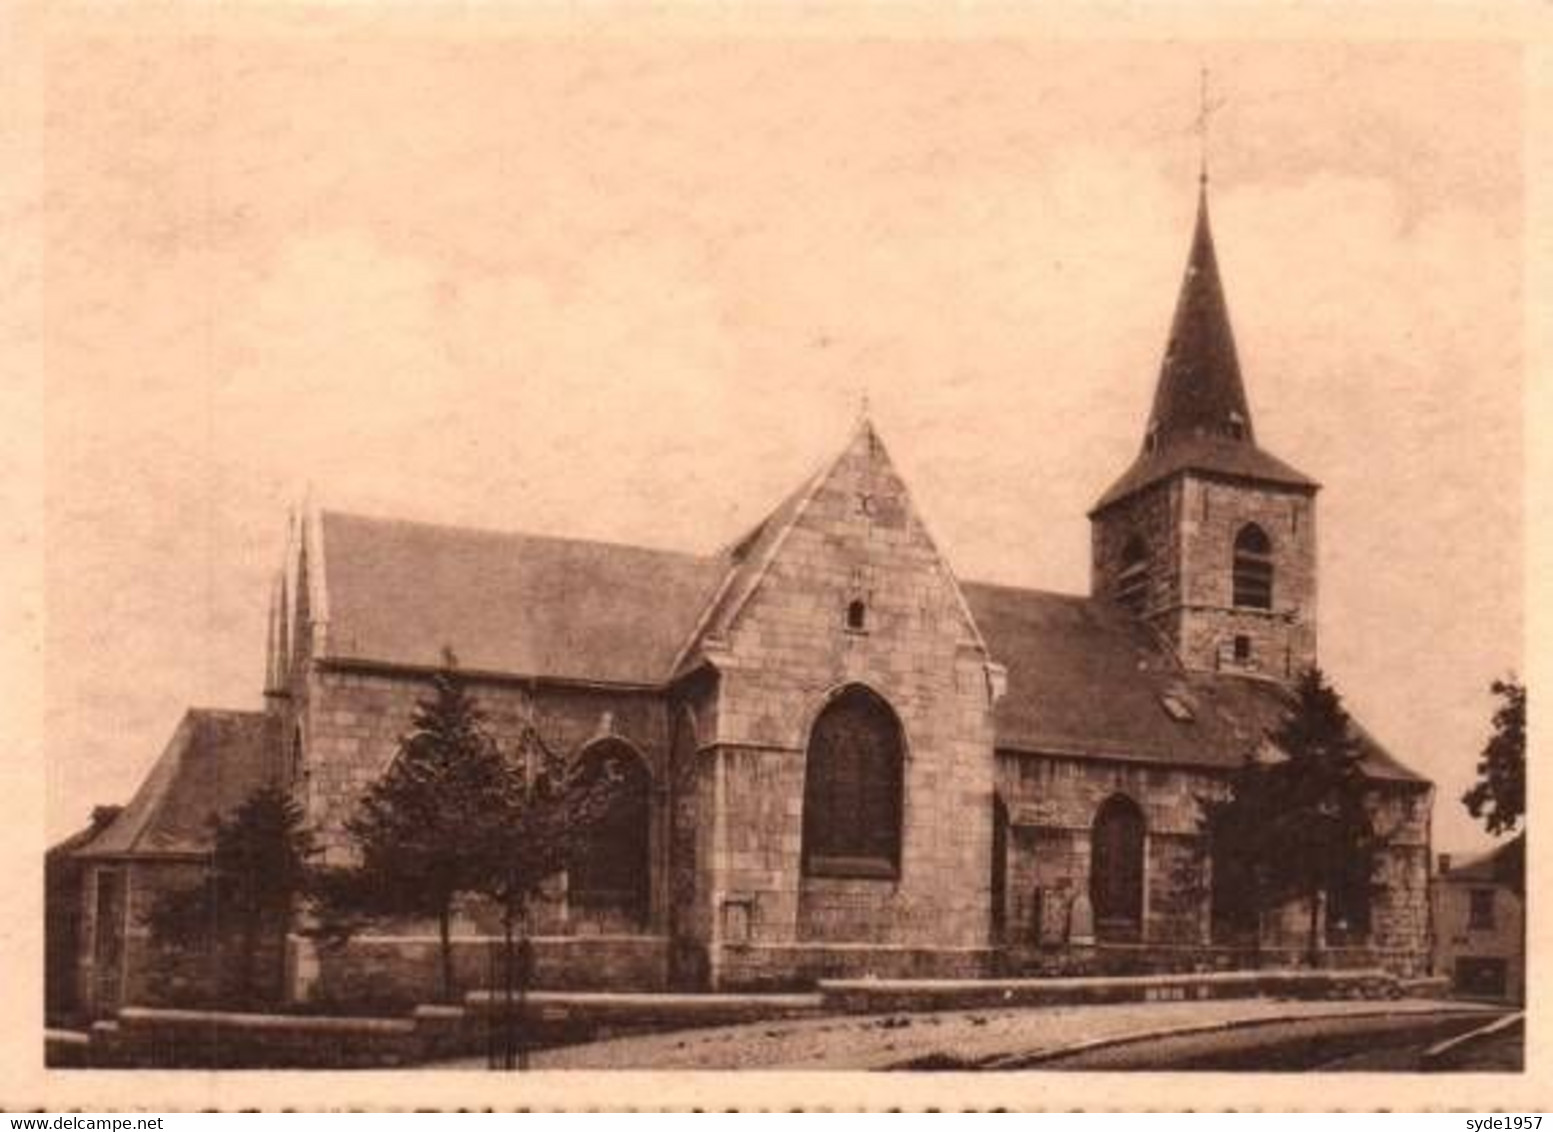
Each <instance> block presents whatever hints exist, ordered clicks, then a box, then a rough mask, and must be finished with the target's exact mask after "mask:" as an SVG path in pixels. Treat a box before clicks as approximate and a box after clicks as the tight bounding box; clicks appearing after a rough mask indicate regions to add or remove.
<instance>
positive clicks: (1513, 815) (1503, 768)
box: [1461, 676, 1526, 834]
mask: <svg viewBox="0 0 1553 1132" xmlns="http://www.w3.org/2000/svg"><path fill="white" fill-rule="evenodd" d="M1491 688H1492V690H1493V693H1494V695H1496V696H1498V697H1499V699H1500V703H1499V706H1498V707H1497V708H1496V709H1495V710H1494V719H1493V734H1492V735H1490V736H1489V738H1488V742H1487V743H1486V744H1485V745H1484V747H1483V753H1482V755H1481V756H1479V758H1478V765H1477V775H1478V780H1477V782H1476V783H1475V784H1474V785H1473V787H1472V789H1470V790H1468V791H1467V792H1466V793H1465V794H1463V795H1462V796H1461V800H1462V803H1463V804H1464V805H1465V806H1466V807H1467V812H1468V813H1470V814H1471V815H1472V816H1473V817H1475V818H1482V819H1483V825H1484V826H1485V827H1487V829H1488V832H1489V833H1492V834H1501V833H1513V832H1515V830H1516V828H1517V827H1518V826H1519V825H1520V824H1521V819H1522V818H1524V817H1525V816H1526V686H1525V685H1524V684H1522V683H1520V682H1519V681H1518V680H1516V679H1515V678H1514V677H1513V676H1512V677H1511V678H1509V679H1507V680H1495V681H1494V682H1493V684H1492V685H1491Z"/></svg>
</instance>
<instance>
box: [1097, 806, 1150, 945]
mask: <svg viewBox="0 0 1553 1132" xmlns="http://www.w3.org/2000/svg"><path fill="white" fill-rule="evenodd" d="M1144 836H1145V829H1144V822H1143V811H1142V810H1140V809H1139V808H1138V804H1137V803H1136V802H1134V801H1133V800H1132V799H1131V798H1128V797H1127V796H1126V795H1123V794H1113V795H1111V797H1109V798H1107V799H1106V800H1105V802H1104V803H1103V804H1102V805H1101V806H1100V809H1099V810H1098V811H1096V813H1095V824H1094V826H1093V828H1092V830H1091V832H1090V866H1089V901H1090V905H1091V906H1092V907H1093V908H1094V913H1095V935H1096V936H1097V937H1098V938H1099V939H1100V940H1102V941H1110V942H1116V943H1135V942H1138V941H1139V940H1141V939H1142V937H1143V848H1144Z"/></svg>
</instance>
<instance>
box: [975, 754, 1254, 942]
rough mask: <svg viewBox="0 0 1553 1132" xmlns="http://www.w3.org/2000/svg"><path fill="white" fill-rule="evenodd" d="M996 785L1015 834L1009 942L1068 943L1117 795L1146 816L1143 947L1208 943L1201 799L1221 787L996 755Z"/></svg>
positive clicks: (1132, 768) (1160, 771) (1162, 773)
mask: <svg viewBox="0 0 1553 1132" xmlns="http://www.w3.org/2000/svg"><path fill="white" fill-rule="evenodd" d="M997 782H998V791H999V793H1000V795H1001V796H1002V798H1003V800H1004V803H1005V804H1006V805H1007V807H1008V813H1009V825H1010V837H1009V861H1008V866H1007V867H1008V888H1007V899H1008V907H1007V910H1006V923H1007V925H1008V927H1007V940H1008V942H1010V943H1020V944H1032V943H1033V944H1040V943H1046V944H1055V943H1060V942H1062V941H1063V940H1064V939H1065V938H1066V934H1067V927H1068V919H1069V915H1070V910H1071V907H1072V903H1073V899H1074V897H1075V896H1077V895H1078V894H1079V893H1081V892H1084V893H1087V892H1088V890H1089V868H1090V830H1091V829H1092V827H1093V826H1094V821H1095V815H1096V813H1097V812H1098V811H1099V809H1100V806H1101V805H1102V804H1103V803H1104V802H1105V801H1106V799H1108V798H1110V797H1111V796H1112V795H1114V794H1122V795H1125V796H1126V797H1128V798H1130V799H1131V800H1132V801H1133V802H1135V803H1136V804H1137V805H1138V806H1139V808H1140V809H1142V811H1143V816H1144V828H1145V831H1146V833H1145V842H1144V901H1143V906H1144V923H1143V942H1145V943H1159V944H1187V943H1194V944H1195V943H1204V942H1207V939H1208V926H1209V925H1208V882H1209V871H1208V869H1207V868H1206V867H1205V863H1204V862H1203V860H1202V858H1201V856H1200V854H1199V852H1198V837H1199V828H1198V818H1199V815H1200V810H1201V807H1200V805H1199V802H1198V799H1199V798H1202V797H1214V796H1216V795H1218V794H1220V793H1222V791H1223V789H1224V785H1223V782H1222V780H1221V779H1220V778H1219V777H1217V776H1215V775H1212V774H1203V773H1200V772H1194V771H1190V770H1184V769H1181V768H1176V767H1160V766H1150V765H1148V764H1141V763H1125V762H1115V761H1100V760H1090V759H1085V760H1079V759H1070V758H1057V757H1053V756H1044V755H1030V754H1022V753H1014V752H1000V753H999V755H998V775H997ZM1037 914H1039V923H1037V921H1036V917H1037Z"/></svg>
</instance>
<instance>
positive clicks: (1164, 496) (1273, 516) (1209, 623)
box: [1091, 475, 1316, 679]
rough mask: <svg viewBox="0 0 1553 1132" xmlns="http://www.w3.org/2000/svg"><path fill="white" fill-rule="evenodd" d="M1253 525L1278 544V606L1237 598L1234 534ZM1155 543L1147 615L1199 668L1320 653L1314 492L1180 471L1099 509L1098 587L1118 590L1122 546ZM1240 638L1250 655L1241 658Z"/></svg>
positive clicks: (1274, 670)
mask: <svg viewBox="0 0 1553 1132" xmlns="http://www.w3.org/2000/svg"><path fill="white" fill-rule="evenodd" d="M1246 523H1256V524H1257V525H1259V526H1260V527H1261V528H1262V529H1263V530H1264V531H1265V532H1266V533H1267V536H1268V538H1269V539H1270V540H1271V541H1272V546H1273V570H1274V579H1273V608H1272V609H1271V610H1256V609H1237V608H1235V606H1234V589H1233V584H1232V579H1233V561H1234V543H1235V536H1236V535H1237V534H1238V533H1239V531H1240V529H1241V527H1243V526H1244V525H1245V524H1246ZM1134 534H1138V535H1141V536H1142V537H1143V539H1144V541H1145V542H1146V543H1147V545H1148V548H1149V556H1150V557H1149V561H1150V566H1149V579H1150V585H1149V600H1148V604H1147V607H1146V612H1145V616H1146V617H1147V619H1148V620H1149V621H1150V622H1151V623H1153V624H1154V625H1155V626H1156V627H1158V628H1159V629H1161V630H1162V631H1163V632H1164V633H1165V635H1166V637H1167V638H1168V639H1169V640H1170V641H1171V643H1172V644H1173V645H1174V646H1175V648H1176V649H1177V651H1178V652H1179V653H1180V655H1181V658H1182V660H1183V661H1184V662H1185V663H1186V664H1187V665H1188V666H1189V667H1192V668H1197V669H1204V670H1217V669H1236V670H1244V671H1252V672H1261V673H1265V674H1267V675H1271V676H1275V677H1278V678H1280V679H1282V678H1286V677H1289V676H1293V675H1297V674H1298V672H1299V671H1300V670H1301V669H1303V668H1305V667H1308V666H1309V665H1310V664H1312V663H1314V661H1315V658H1316V508H1315V501H1314V500H1313V499H1312V498H1311V497H1310V496H1309V494H1307V493H1305V492H1303V491H1297V490H1292V489H1287V488H1278V487H1275V486H1272V485H1258V486H1250V485H1246V484H1237V483H1229V482H1223V481H1218V480H1211V479H1207V478H1205V477H1202V476H1197V475H1184V476H1178V477H1175V478H1173V479H1171V480H1169V481H1167V482H1165V483H1162V484H1158V485H1156V486H1154V487H1151V488H1148V489H1146V490H1144V491H1142V492H1139V493H1138V494H1137V495H1135V496H1133V497H1131V498H1130V499H1126V500H1123V501H1122V502H1120V503H1118V504H1117V505H1116V506H1114V507H1111V508H1108V509H1107V510H1106V511H1105V512H1104V513H1103V514H1101V515H1099V516H1096V518H1095V520H1094V524H1093V526H1092V528H1091V544H1092V552H1093V558H1092V566H1091V578H1092V582H1091V586H1092V592H1094V593H1095V594H1096V595H1098V596H1107V595H1110V594H1112V593H1113V592H1114V590H1115V584H1116V577H1117V575H1118V573H1119V572H1120V570H1121V556H1122V551H1123V548H1124V547H1125V546H1126V545H1127V542H1128V540H1129V539H1130V538H1131V537H1132V536H1133V535H1134ZM1236 636H1244V637H1247V638H1248V639H1249V641H1250V645H1251V659H1250V661H1249V662H1246V663H1244V664H1241V663H1239V662H1237V661H1236V660H1235V659H1234V653H1233V642H1234V639H1235V637H1236Z"/></svg>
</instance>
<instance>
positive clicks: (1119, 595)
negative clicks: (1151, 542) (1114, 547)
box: [1116, 535, 1149, 615]
mask: <svg viewBox="0 0 1553 1132" xmlns="http://www.w3.org/2000/svg"><path fill="white" fill-rule="evenodd" d="M1116 602H1117V604H1118V605H1120V606H1121V607H1122V608H1123V609H1125V610H1127V612H1129V613H1132V614H1136V615H1142V613H1143V611H1144V610H1145V609H1147V608H1148V603H1149V547H1148V544H1147V543H1146V542H1144V541H1143V536H1142V535H1133V536H1132V537H1131V538H1130V539H1128V540H1127V545H1126V546H1124V547H1122V558H1121V569H1120V570H1118V571H1117V574H1116Z"/></svg>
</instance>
